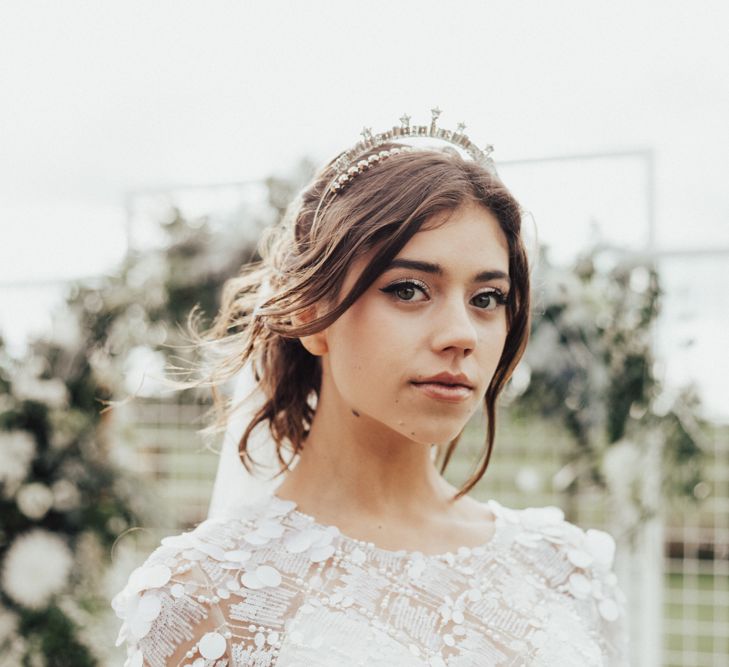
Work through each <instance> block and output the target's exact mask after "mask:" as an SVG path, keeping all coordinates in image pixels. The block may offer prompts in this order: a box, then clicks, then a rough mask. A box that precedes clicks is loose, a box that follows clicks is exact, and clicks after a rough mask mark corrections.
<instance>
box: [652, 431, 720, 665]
mask: <svg viewBox="0 0 729 667" xmlns="http://www.w3.org/2000/svg"><path fill="white" fill-rule="evenodd" d="M728 431H729V430H728V429H717V430H716V432H715V434H714V435H713V437H712V438H711V440H710V442H709V446H708V451H707V452H706V454H707V461H706V473H707V474H706V479H705V480H704V482H702V483H701V484H702V487H701V489H699V493H698V495H700V496H701V495H704V494H705V495H706V497H705V498H704V499H703V500H701V501H700V502H699V503H698V504H697V505H695V506H687V507H684V508H677V509H675V510H674V511H671V512H669V513H668V514H667V516H666V543H665V594H664V617H665V623H664V633H665V634H664V637H663V645H664V660H663V664H664V665H666V667H683V666H684V665H696V666H697V667H704V666H709V665H710V666H712V667H715V666H716V667H718V666H719V665H722V666H723V665H727V664H729V432H728Z"/></svg>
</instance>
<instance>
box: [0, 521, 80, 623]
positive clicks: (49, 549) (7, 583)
mask: <svg viewBox="0 0 729 667" xmlns="http://www.w3.org/2000/svg"><path fill="white" fill-rule="evenodd" d="M72 565H73V554H72V553H71V550H70V549H69V548H68V546H67V544H66V542H64V540H63V539H62V538H60V537H59V536H58V535H54V534H53V533H51V532H49V531H47V530H43V529H40V528H36V529H34V530H31V531H29V532H27V533H25V534H23V535H20V536H19V537H17V538H16V539H15V541H14V542H13V543H12V545H11V546H10V548H9V549H8V552H7V554H6V556H5V561H4V562H3V564H2V574H1V575H0V581H1V582H2V588H3V590H4V591H5V593H7V595H8V596H10V597H11V598H12V599H13V600H15V601H16V602H17V603H18V604H21V605H23V606H24V607H28V608H30V609H43V608H44V607H45V606H46V605H47V604H48V602H49V601H50V598H51V596H52V595H54V594H55V593H58V592H59V591H61V590H63V588H64V586H65V585H66V582H67V580H68V574H69V572H70V570H71V566H72Z"/></svg>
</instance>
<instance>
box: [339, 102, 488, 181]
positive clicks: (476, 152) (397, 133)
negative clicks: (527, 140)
mask: <svg viewBox="0 0 729 667" xmlns="http://www.w3.org/2000/svg"><path fill="white" fill-rule="evenodd" d="M430 113H431V121H430V125H410V116H409V115H408V114H403V115H402V116H401V117H400V125H399V126H397V125H395V126H393V127H392V129H391V130H387V131H385V132H379V133H378V134H372V128H369V127H365V128H364V129H363V130H362V132H360V134H361V135H362V141H360V142H359V143H357V144H356V145H355V146H353V147H352V148H350V149H349V150H348V151H347V152H346V153H344V154H342V155H341V156H340V157H339V158H338V159H337V160H336V162H335V163H334V170H335V171H336V173H337V176H336V177H335V179H334V181H333V182H332V184H331V186H330V188H329V189H330V190H331V191H332V192H335V193H336V192H339V191H340V190H342V189H343V188H344V187H345V186H346V185H347V184H348V183H349V182H350V181H351V180H352V179H353V178H354V177H355V176H356V175H357V174H360V173H362V172H363V171H365V170H367V169H369V168H370V167H371V166H372V165H373V164H377V163H378V162H380V160H383V159H386V158H388V157H390V156H391V155H397V154H399V153H409V152H411V151H416V150H419V149H417V148H415V147H414V146H402V147H397V148H391V149H389V150H383V151H380V152H379V153H373V154H372V155H370V156H369V157H367V158H366V159H361V160H358V159H357V158H358V157H359V156H360V155H363V154H364V153H368V152H369V151H371V150H372V149H373V148H376V147H377V146H381V145H382V144H386V143H388V142H390V141H397V140H398V139H400V138H409V137H430V138H432V139H441V140H443V141H446V142H448V143H449V144H453V145H454V146H457V147H458V148H460V149H462V150H464V151H465V152H466V153H468V155H470V156H471V157H472V158H473V159H474V161H476V162H478V163H479V164H480V165H482V166H484V167H485V168H486V169H487V170H488V171H490V172H491V173H492V174H496V167H495V165H494V161H493V159H491V157H490V156H491V153H492V151H493V150H494V147H493V146H492V145H491V144H488V145H487V146H486V147H485V148H484V149H483V150H482V149H480V148H479V147H478V146H476V144H474V143H473V142H472V141H471V140H470V139H469V138H468V137H467V136H466V135H465V134H464V132H463V131H464V130H465V129H466V124H465V123H458V125H456V130H455V131H452V130H445V129H443V128H441V127H437V125H436V123H437V121H438V117H439V116H440V115H441V113H442V111H441V110H440V109H439V108H438V107H435V108H434V109H431V110H430Z"/></svg>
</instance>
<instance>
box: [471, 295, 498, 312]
mask: <svg viewBox="0 0 729 667" xmlns="http://www.w3.org/2000/svg"><path fill="white" fill-rule="evenodd" d="M473 300H474V302H476V305H477V306H478V307H479V308H482V309H483V310H496V308H498V307H499V306H504V305H506V297H505V296H504V294H503V293H501V292H500V291H499V290H491V291H488V292H481V293H480V294H477V295H476V296H474V297H473Z"/></svg>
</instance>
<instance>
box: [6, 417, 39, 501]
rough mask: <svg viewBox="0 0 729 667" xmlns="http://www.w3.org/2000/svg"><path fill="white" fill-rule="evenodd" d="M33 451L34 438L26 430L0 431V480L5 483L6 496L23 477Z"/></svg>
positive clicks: (12, 493) (11, 493)
mask: <svg viewBox="0 0 729 667" xmlns="http://www.w3.org/2000/svg"><path fill="white" fill-rule="evenodd" d="M35 452H36V447H35V440H34V439H33V436H31V434H30V433H28V431H6V432H0V482H4V483H5V484H6V486H7V488H6V495H7V496H8V497H11V496H12V495H14V494H15V490H16V489H17V486H18V484H19V483H20V482H22V481H23V480H24V479H25V476H26V475H27V474H28V468H29V467H30V462H31V461H32V460H33V457H34V456H35Z"/></svg>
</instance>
